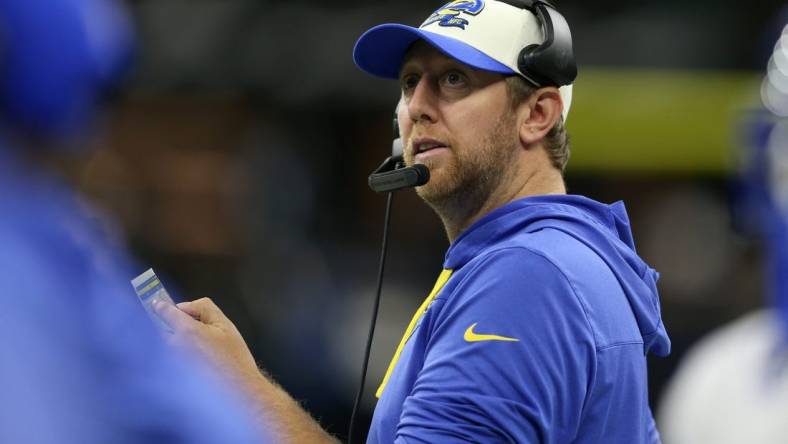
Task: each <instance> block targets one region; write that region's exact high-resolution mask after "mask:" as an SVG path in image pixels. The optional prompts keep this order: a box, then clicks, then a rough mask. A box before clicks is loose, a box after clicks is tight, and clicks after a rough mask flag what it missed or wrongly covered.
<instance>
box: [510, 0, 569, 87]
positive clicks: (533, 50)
mask: <svg viewBox="0 0 788 444" xmlns="http://www.w3.org/2000/svg"><path fill="white" fill-rule="evenodd" d="M498 1H500V2H501V3H506V4H507V5H511V6H514V7H515V8H520V9H527V10H529V11H531V12H532V13H533V14H534V15H535V16H536V18H537V20H538V21H539V23H540V24H541V25H542V35H544V42H542V43H541V44H532V45H528V46H526V47H525V48H523V49H522V50H521V51H520V54H519V56H518V57H517V67H518V68H519V69H520V73H522V75H523V77H525V78H526V79H527V80H528V81H530V82H531V83H533V84H534V85H536V86H537V87H542V86H565V85H569V84H571V83H572V82H573V81H574V80H575V78H577V62H576V61H575V53H574V51H573V50H572V33H571V32H570V30H569V24H568V23H567V22H566V19H565V18H564V16H563V15H561V13H560V12H558V10H557V9H556V8H555V6H553V5H552V4H551V3H550V2H548V1H546V0H498Z"/></svg>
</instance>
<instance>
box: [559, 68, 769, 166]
mask: <svg viewBox="0 0 788 444" xmlns="http://www.w3.org/2000/svg"><path fill="white" fill-rule="evenodd" d="M761 78H762V75H761V74H760V73H758V72H746V71H744V72H742V71H702V70H696V71H689V70H687V71H674V70H641V69H615V70H613V69H593V68H592V69H589V68H585V69H583V70H581V71H580V75H579V76H578V78H577V81H576V82H575V85H576V87H575V88H574V92H573V93H574V98H573V99H572V110H571V112H570V118H569V120H568V123H567V126H568V128H569V133H570V135H571V137H572V157H571V160H570V162H569V170H570V171H591V172H635V173H693V172H698V173H712V174H725V173H726V172H728V171H730V169H731V166H732V159H731V153H732V152H733V147H734V144H735V143H736V142H737V134H736V128H737V125H738V123H737V120H738V115H739V113H740V112H741V111H742V110H745V109H748V108H753V107H760V106H761V105H760V97H759V91H760V83H761Z"/></svg>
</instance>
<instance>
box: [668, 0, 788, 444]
mask: <svg viewBox="0 0 788 444" xmlns="http://www.w3.org/2000/svg"><path fill="white" fill-rule="evenodd" d="M777 17H778V19H779V22H777V23H775V24H776V25H777V27H778V29H780V31H781V32H780V33H779V40H778V42H777V43H776V44H773V42H774V39H775V37H774V36H773V35H771V34H773V33H774V30H773V29H771V27H769V26H767V27H766V28H767V29H769V30H770V31H772V32H771V33H769V34H768V35H769V37H770V38H769V39H768V40H767V39H764V40H765V41H768V48H769V49H772V48H773V49H774V53H773V54H772V56H771V58H770V60H769V61H768V66H770V68H769V69H768V71H767V73H766V75H765V76H764V79H763V82H762V84H761V85H762V86H761V88H760V89H759V90H758V92H759V93H760V96H761V99H762V101H763V104H764V107H763V108H760V107H759V108H752V109H745V110H743V111H745V112H740V113H739V116H740V119H741V120H740V122H739V124H738V125H736V127H737V128H738V129H740V130H741V129H743V130H744V131H743V134H742V136H743V137H741V138H740V139H739V140H741V141H742V142H743V143H742V144H741V146H739V147H738V150H737V153H736V154H737V156H736V158H737V159H740V162H739V165H738V167H739V168H738V169H739V171H738V174H737V176H738V177H736V178H735V180H736V182H737V183H738V184H739V187H738V188H739V189H738V190H737V192H736V193H735V194H734V197H735V203H736V205H735V206H734V211H733V213H734V214H735V215H737V216H738V221H737V222H738V223H737V226H738V227H740V228H743V230H741V231H742V232H743V234H745V235H747V236H748V237H750V238H751V239H753V240H757V241H758V243H759V245H760V246H762V248H763V259H764V261H763V262H764V273H763V276H764V278H765V279H764V282H763V284H764V290H765V291H764V296H765V297H763V300H764V302H765V304H764V305H765V307H764V308H762V309H759V310H756V311H754V312H751V313H747V314H745V315H743V316H741V317H740V318H738V319H736V320H734V321H732V322H729V323H727V324H725V325H723V326H721V327H720V328H718V329H716V330H715V331H713V332H711V333H710V334H708V335H707V336H706V337H704V338H702V339H701V340H700V341H698V343H697V344H696V345H694V346H693V347H692V348H691V349H690V350H689V351H688V352H687V355H686V356H685V357H684V358H682V361H681V365H680V366H679V368H678V370H677V372H676V373H675V374H674V375H673V377H672V379H671V381H670V384H669V385H668V386H667V388H666V390H665V392H664V395H663V398H662V402H661V404H660V409H659V412H658V415H657V419H658V421H659V424H660V427H661V429H662V430H663V433H664V436H665V439H666V441H667V442H670V443H672V444H689V443H697V442H713V443H716V444H729V443H740V442H746V443H748V444H771V443H779V442H785V440H786V436H788V421H786V418H787V417H788V199H786V197H788V121H786V120H785V116H788V101H787V100H786V98H788V94H786V93H785V92H784V91H783V89H782V88H781V85H782V84H784V82H785V81H786V80H787V79H788V70H786V69H785V68H784V67H780V66H779V65H776V61H777V60H780V58H781V57H783V51H784V46H783V45H784V44H783V43H781V42H782V41H783V39H784V38H785V36H786V34H787V33H788V29H786V28H785V25H786V19H787V18H788V8H785V7H784V8H783V10H782V11H781V14H778V15H777ZM764 43H765V42H764ZM764 46H765V45H764ZM764 65H766V63H764ZM773 67H774V68H773ZM742 296H743V297H748V298H751V297H753V296H755V297H757V296H760V295H752V294H744V295H742Z"/></svg>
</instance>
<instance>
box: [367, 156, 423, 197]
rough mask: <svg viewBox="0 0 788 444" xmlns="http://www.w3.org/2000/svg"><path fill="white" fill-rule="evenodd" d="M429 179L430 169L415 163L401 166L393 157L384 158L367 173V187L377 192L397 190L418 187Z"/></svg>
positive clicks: (400, 162)
mask: <svg viewBox="0 0 788 444" xmlns="http://www.w3.org/2000/svg"><path fill="white" fill-rule="evenodd" d="M429 180H430V170H429V169H428V168H427V167H426V166H424V165H422V164H416V165H413V166H410V167H405V166H403V163H402V161H401V160H397V159H396V158H395V157H393V156H392V157H389V158H388V159H386V160H385V161H384V162H383V163H382V164H381V165H380V166H379V167H378V169H376V170H375V171H374V172H373V173H372V174H370V175H369V187H370V188H372V190H373V191H375V192H377V193H386V192H389V191H397V190H401V189H404V188H411V187H418V186H421V185H424V184H425V183H427V182H429Z"/></svg>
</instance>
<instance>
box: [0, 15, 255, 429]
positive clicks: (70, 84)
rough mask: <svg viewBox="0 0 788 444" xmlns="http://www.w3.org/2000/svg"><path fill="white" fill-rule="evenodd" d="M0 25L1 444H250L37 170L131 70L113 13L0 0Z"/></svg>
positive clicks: (228, 400)
mask: <svg viewBox="0 0 788 444" xmlns="http://www.w3.org/2000/svg"><path fill="white" fill-rule="evenodd" d="M0 24H1V25H0V48H2V50H0V245H2V248H0V338H2V339H1V340H0V392H1V393H2V396H0V442H3V443H32V444H54V443H58V444H62V443H80V444H83V443H116V444H125V443H129V444H130V443H158V442H167V443H190V444H195V443H205V444H208V443H214V444H219V443H221V444H223V443H227V442H232V443H252V442H259V440H260V436H261V435H260V434H258V433H257V431H256V429H255V427H254V425H253V422H252V418H250V417H249V415H248V413H247V412H246V411H244V410H243V408H242V407H241V404H240V403H239V402H238V400H236V399H234V398H233V397H232V396H231V395H229V394H228V393H227V392H226V389H225V388H223V387H222V386H221V385H220V384H218V379H217V378H216V377H215V376H214V375H210V374H209V372H208V371H206V370H205V369H203V368H202V367H201V366H196V365H194V364H195V363H194V362H193V361H192V360H189V359H187V358H186V356H184V355H183V354H180V353H173V352H172V350H171V349H170V348H169V347H167V345H166V343H165V342H164V341H163V340H162V339H161V337H160V335H159V334H158V332H157V331H156V330H155V329H154V327H153V324H152V323H151V321H150V318H149V317H148V316H147V314H146V313H145V311H144V309H143V307H142V305H141V304H140V302H139V300H137V298H136V296H135V295H134V293H133V291H132V288H131V286H130V284H129V278H130V277H132V276H134V274H136V272H134V271H132V269H131V268H130V267H129V263H128V259H127V258H126V257H125V256H123V254H122V253H120V252H119V250H120V249H119V248H118V246H117V245H114V244H113V243H111V242H109V241H108V240H107V236H106V235H105V233H104V232H103V230H102V229H101V224H100V223H97V218H96V213H95V212H94V211H92V210H90V209H89V208H88V207H87V205H86V204H85V203H84V202H83V201H82V199H81V198H80V197H79V196H78V195H77V194H76V193H75V192H74V191H73V190H71V189H70V187H69V186H67V185H66V184H64V183H63V182H62V181H60V180H58V179H57V178H55V177H54V176H53V175H52V174H48V172H47V170H46V168H45V167H44V166H43V165H42V164H41V162H39V160H40V159H39V158H40V157H41V156H42V154H44V153H45V151H47V150H58V149H70V150H74V149H77V147H78V146H80V144H79V143H77V142H76V141H77V140H79V137H78V136H79V134H81V133H82V132H84V131H86V130H87V129H88V127H89V125H90V123H91V121H92V117H93V116H94V114H95V112H96V108H97V105H98V100H97V99H98V97H99V96H100V92H101V90H102V88H103V87H105V86H107V85H108V84H110V83H112V82H113V81H114V80H117V77H118V74H119V73H120V72H121V71H122V69H121V68H123V67H124V66H126V65H127V64H128V61H129V58H130V55H131V47H132V34H131V27H130V23H129V22H128V19H127V18H126V16H125V15H124V13H123V9H122V7H121V5H119V4H118V2H116V1H115V0H36V1H34V2H31V1H29V0H3V1H2V2H0ZM44 140H45V141H46V142H47V143H45V144H43V143H40V142H42V141H44Z"/></svg>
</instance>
